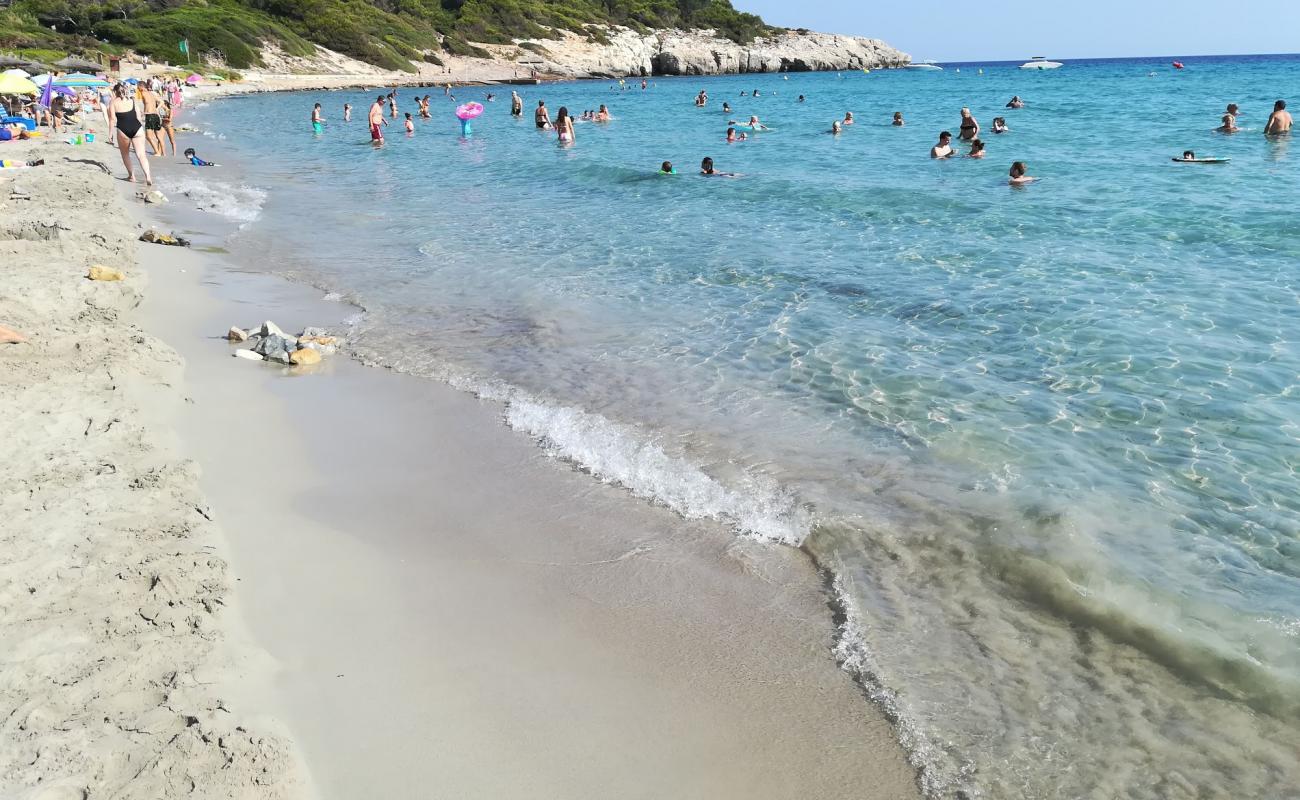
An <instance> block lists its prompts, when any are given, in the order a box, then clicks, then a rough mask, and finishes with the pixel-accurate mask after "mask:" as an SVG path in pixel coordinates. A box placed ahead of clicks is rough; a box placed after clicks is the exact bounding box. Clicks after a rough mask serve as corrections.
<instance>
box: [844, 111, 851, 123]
mask: <svg viewBox="0 0 1300 800" xmlns="http://www.w3.org/2000/svg"><path fill="white" fill-rule="evenodd" d="M844 124H845V125H852V124H853V112H852V111H845V112H844Z"/></svg>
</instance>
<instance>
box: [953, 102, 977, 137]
mask: <svg viewBox="0 0 1300 800" xmlns="http://www.w3.org/2000/svg"><path fill="white" fill-rule="evenodd" d="M958 135H959V136H961V139H962V141H964V142H970V141H974V140H975V138H976V137H978V136H979V135H980V124H979V123H978V122H976V121H975V118H974V117H972V116H971V114H970V109H969V108H963V109H962V110H961V133H960V134H958Z"/></svg>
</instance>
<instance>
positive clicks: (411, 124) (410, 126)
mask: <svg viewBox="0 0 1300 800" xmlns="http://www.w3.org/2000/svg"><path fill="white" fill-rule="evenodd" d="M406 135H407V136H414V135H415V120H414V119H412V118H411V112H409V111H408V112H406Z"/></svg>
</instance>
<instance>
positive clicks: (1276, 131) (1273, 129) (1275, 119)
mask: <svg viewBox="0 0 1300 800" xmlns="http://www.w3.org/2000/svg"><path fill="white" fill-rule="evenodd" d="M1290 132H1291V112H1289V111H1287V110H1286V101H1285V100H1278V101H1277V102H1276V103H1274V104H1273V113H1272V114H1269V115H1268V124H1267V125H1265V126H1264V135H1265V136H1280V135H1281V134H1284V133H1290Z"/></svg>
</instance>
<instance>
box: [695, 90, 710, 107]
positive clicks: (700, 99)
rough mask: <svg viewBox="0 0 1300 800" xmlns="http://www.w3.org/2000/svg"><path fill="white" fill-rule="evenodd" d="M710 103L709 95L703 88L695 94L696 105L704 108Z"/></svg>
mask: <svg viewBox="0 0 1300 800" xmlns="http://www.w3.org/2000/svg"><path fill="white" fill-rule="evenodd" d="M708 103H709V95H708V94H707V93H706V92H705V91H704V90H703V89H701V90H700V93H699V94H697V95H695V107H696V108H704V107H705V106H706V105H708Z"/></svg>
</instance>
